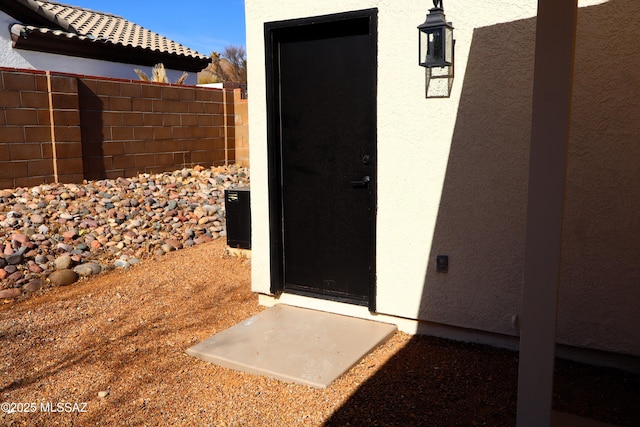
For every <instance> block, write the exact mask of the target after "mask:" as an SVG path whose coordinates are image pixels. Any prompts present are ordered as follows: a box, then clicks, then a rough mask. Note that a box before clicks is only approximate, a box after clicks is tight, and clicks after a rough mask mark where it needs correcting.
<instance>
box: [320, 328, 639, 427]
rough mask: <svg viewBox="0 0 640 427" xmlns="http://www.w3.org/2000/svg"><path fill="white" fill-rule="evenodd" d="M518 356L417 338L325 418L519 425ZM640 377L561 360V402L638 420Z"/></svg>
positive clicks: (557, 399)
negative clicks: (517, 417)
mask: <svg viewBox="0 0 640 427" xmlns="http://www.w3.org/2000/svg"><path fill="white" fill-rule="evenodd" d="M517 374H518V353H517V352H514V351H510V350H504V349H498V348H493V347H489V346H484V345H480V344H470V343H460V342H455V341H449V340H445V339H440V338H434V337H428V336H415V337H413V338H412V339H411V341H409V342H408V344H407V345H406V346H405V347H404V348H403V349H402V350H400V351H399V352H398V353H396V354H395V355H394V356H393V357H392V358H391V359H390V360H389V361H388V362H387V363H386V364H385V365H384V366H383V367H382V368H381V369H380V370H379V371H378V372H377V373H376V374H375V375H373V376H372V377H371V378H370V379H369V380H367V381H366V382H365V383H363V384H362V385H361V386H360V387H359V388H358V389H357V391H356V392H355V393H354V394H353V395H352V396H351V397H350V398H349V399H348V400H347V402H346V403H345V404H344V405H343V406H342V407H340V408H339V409H338V410H337V411H336V412H335V413H334V414H333V415H332V416H331V418H330V419H329V420H328V421H327V422H326V424H325V425H326V426H348V425H363V423H364V425H369V426H425V425H431V426H462V425H464V426H473V425H488V426H512V425H515V420H516V391H517ZM638 380H639V378H638V376H637V375H631V374H627V373H625V372H623V371H619V370H615V369H606V368H596V367H592V366H587V365H582V364H578V363H573V362H568V361H563V360H559V361H558V362H557V367H556V384H555V386H554V391H555V393H554V407H555V408H556V409H557V410H561V411H564V412H569V413H573V414H575V415H580V416H584V417H590V418H594V419H599V420H602V421H607V422H610V423H614V424H617V425H639V424H638V422H639V421H640V409H638V408H637V402H638V401H640V390H639V388H638V384H639V382H638Z"/></svg>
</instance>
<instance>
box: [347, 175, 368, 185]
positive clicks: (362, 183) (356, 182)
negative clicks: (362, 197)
mask: <svg viewBox="0 0 640 427" xmlns="http://www.w3.org/2000/svg"><path fill="white" fill-rule="evenodd" d="M370 182H371V178H370V177H369V175H366V176H363V177H362V180H360V181H351V186H352V187H353V188H368V187H369V183H370Z"/></svg>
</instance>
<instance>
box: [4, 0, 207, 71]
mask: <svg viewBox="0 0 640 427" xmlns="http://www.w3.org/2000/svg"><path fill="white" fill-rule="evenodd" d="M3 1H5V0H3ZM9 1H16V2H18V3H20V4H22V5H23V6H25V7H27V8H29V9H30V10H31V11H32V12H35V13H37V14H38V15H39V17H38V18H39V19H40V22H39V23H35V22H27V21H25V22H23V25H20V26H19V28H12V32H14V33H16V32H26V33H32V32H36V33H41V34H44V35H47V36H53V37H56V38H62V39H64V38H66V39H79V40H82V41H85V42H88V41H91V42H96V43H107V44H113V45H116V46H122V47H125V48H137V49H144V50H146V51H151V52H157V53H160V54H164V55H167V54H169V55H175V56H178V57H185V58H193V59H197V60H207V59H208V58H207V56H205V55H203V54H201V53H199V52H197V51H195V50H193V49H190V48H188V47H186V46H184V45H182V44H180V43H177V42H175V41H173V40H170V39H168V38H166V37H164V36H161V35H160V34H158V33H155V32H153V31H151V30H148V29H146V28H144V27H142V26H140V25H137V24H135V23H133V22H131V21H128V20H126V19H124V18H123V17H121V16H117V15H112V14H110V13H105V12H98V11H95V10H91V9H86V8H82V7H78V6H69V5H65V4H61V3H57V2H53V1H44V0H9ZM42 18H44V19H45V20H46V21H47V22H50V23H51V25H46V26H45V25H42ZM32 24H35V25H32Z"/></svg>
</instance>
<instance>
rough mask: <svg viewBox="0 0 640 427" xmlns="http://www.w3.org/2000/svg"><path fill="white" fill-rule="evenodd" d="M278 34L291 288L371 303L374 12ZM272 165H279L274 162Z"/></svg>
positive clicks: (283, 253)
mask: <svg viewBox="0 0 640 427" xmlns="http://www.w3.org/2000/svg"><path fill="white" fill-rule="evenodd" d="M361 15H363V16H357V15H356V16H354V15H347V16H344V15H337V16H332V17H325V18H324V19H323V18H319V19H316V20H315V21H314V22H313V23H308V24H306V25H295V26H293V27H291V28H286V27H285V28H280V30H279V31H275V32H272V33H271V35H272V54H273V61H274V63H273V69H272V70H271V71H272V73H273V74H274V75H273V76H272V77H275V76H276V75H277V78H276V79H272V80H271V81H272V82H273V84H274V86H275V88H274V89H275V90H274V91H273V92H272V93H273V94H274V95H275V96H274V98H275V99H274V103H273V105H274V106H276V107H277V113H276V114H273V115H272V118H273V119H275V123H272V125H273V126H274V127H275V128H276V129H274V130H275V132H273V135H274V137H275V138H276V141H275V144H270V146H271V148H272V149H275V150H276V151H277V152H276V153H275V156H277V157H278V159H277V161H276V163H277V164H278V166H279V168H277V169H279V170H278V171H277V174H276V175H277V177H275V179H274V180H275V181H276V183H277V185H275V186H274V188H272V189H273V190H274V191H276V192H278V193H279V194H278V197H276V198H274V199H277V200H278V202H279V209H278V211H279V212H278V217H279V222H280V223H281V228H280V230H278V233H279V236H278V237H279V242H280V243H279V244H280V248H279V251H278V254H277V255H276V256H278V257H280V258H281V260H280V261H281V266H280V274H281V277H280V278H279V281H281V283H282V287H283V290H284V291H285V292H292V293H300V294H305V295H311V296H317V297H322V298H327V299H334V300H340V301H346V302H351V303H356V304H361V305H369V306H370V307H372V306H373V291H374V285H375V283H374V280H375V271H374V270H375V269H374V254H375V252H374V245H375V237H374V236H375V204H376V203H375V202H376V197H375V183H376V164H375V158H376V130H375V129H376V126H375V125H376V122H375V120H376V119H375V117H376V115H375V111H376V72H375V69H376V63H375V61H376V43H375V13H374V12H373V11H366V12H365V13H361ZM272 170H273V168H272Z"/></svg>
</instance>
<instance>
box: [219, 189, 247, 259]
mask: <svg viewBox="0 0 640 427" xmlns="http://www.w3.org/2000/svg"><path fill="white" fill-rule="evenodd" d="M250 196H251V192H250V191H249V187H239V188H234V189H229V190H224V207H225V210H226V214H227V245H229V246H230V247H232V248H238V249H251V197H250Z"/></svg>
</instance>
